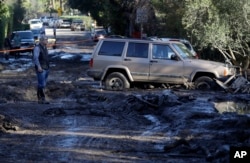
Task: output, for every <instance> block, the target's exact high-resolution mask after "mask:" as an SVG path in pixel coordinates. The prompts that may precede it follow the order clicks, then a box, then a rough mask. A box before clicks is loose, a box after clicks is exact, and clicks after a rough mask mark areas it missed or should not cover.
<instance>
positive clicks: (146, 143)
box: [0, 52, 250, 162]
mask: <svg viewBox="0 0 250 163" xmlns="http://www.w3.org/2000/svg"><path fill="white" fill-rule="evenodd" d="M59 53H62V52H59ZM55 55H56V54H55ZM80 57H81V56H80V55H76V56H75V57H74V58H73V59H71V60H63V59H60V58H58V57H55V56H54V55H52V56H51V61H52V65H54V66H52V67H51V72H50V76H49V80H48V86H47V88H46V95H47V96H48V99H49V101H50V102H51V104H49V105H41V104H38V103H37V102H36V89H35V86H36V78H35V74H34V71H33V67H30V68H28V69H27V70H26V71H25V72H19V73H16V74H14V75H13V74H8V73H5V74H4V75H3V76H1V85H0V90H1V92H0V108H1V109H0V143H1V146H0V160H1V161H2V162H13V161H16V160H18V161H19V162H228V161H229V160H228V159H229V149H230V146H242V145H249V143H250V138H249V135H250V130H249V125H250V120H249V117H248V116H246V115H237V114H236V113H226V114H219V113H218V112H217V111H216V110H215V109H214V106H213V103H212V102H213V101H216V100H228V99H230V100H249V98H250V97H249V96H248V95H231V94H226V93H225V92H200V91H195V90H182V89H180V90H178V89H176V90H168V89H149V90H145V89H144V90H143V89H131V90H128V91H123V92H119V91H117V92H112V91H105V90H102V89H99V88H98V83H96V82H94V81H92V80H91V79H89V78H88V77H87V76H86V70H87V68H88V63H87V62H82V61H80ZM16 62H18V60H17V61H16ZM8 66H9V65H7V64H6V65H5V64H4V65H3V66H2V69H7V68H8Z"/></svg>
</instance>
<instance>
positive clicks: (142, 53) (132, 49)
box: [127, 42, 149, 58]
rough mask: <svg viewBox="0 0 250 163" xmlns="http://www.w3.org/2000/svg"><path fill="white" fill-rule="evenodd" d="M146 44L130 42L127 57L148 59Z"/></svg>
mask: <svg viewBox="0 0 250 163" xmlns="http://www.w3.org/2000/svg"><path fill="white" fill-rule="evenodd" d="M148 46H149V45H148V43H135V42H130V43H129V45H128V51H127V57H136V58H148Z"/></svg>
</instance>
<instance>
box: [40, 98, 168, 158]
mask: <svg viewBox="0 0 250 163" xmlns="http://www.w3.org/2000/svg"><path fill="white" fill-rule="evenodd" d="M118 97H119V98H118ZM85 98H88V99H91V100H92V101H95V104H88V105H86V106H82V105H80V106H76V107H72V106H71V107H72V108H70V107H69V105H67V106H64V107H62V108H50V109H47V110H46V111H45V112H44V115H45V116H49V117H55V118H59V119H61V120H60V121H59V122H53V120H52V122H53V124H58V123H60V124H58V125H59V126H65V127H64V128H62V131H63V132H66V133H67V132H68V133H69V136H59V137H58V138H57V139H56V143H55V144H54V146H56V148H58V149H62V150H63V151H66V149H74V150H70V151H69V152H68V153H67V154H65V155H64V156H62V157H64V158H65V159H69V158H72V157H71V156H72V155H78V154H77V153H78V152H77V151H81V152H80V153H81V156H78V157H80V158H84V160H85V161H93V160H95V161H102V160H106V161H107V162H114V161H118V162H135V161H138V160H139V161H146V160H147V159H146V158H147V157H149V156H150V157H152V155H155V157H156V158H155V159H156V160H159V159H160V160H161V159H164V157H163V155H162V153H163V152H164V148H163V146H164V142H166V141H168V140H169V139H168V138H167V139H166V137H165V136H164V134H163V133H161V131H162V129H163V128H164V127H162V126H161V122H160V121H159V120H158V119H157V117H153V116H152V115H145V116H144V114H143V113H140V110H143V109H145V110H146V109H148V108H147V106H145V105H141V104H140V103H135V102H136V100H134V103H133V102H131V97H128V96H124V95H114V97H113V96H110V95H109V96H107V95H96V94H94V95H91V94H90V95H88V96H85ZM116 99H123V100H120V101H117V100H116ZM132 101H133V100H132ZM80 102H81V103H82V104H83V103H85V104H86V101H85V99H81V101H80ZM138 110H139V111H138ZM71 121H73V122H71ZM62 131H60V132H62ZM60 132H59V135H60ZM49 139H50V138H49ZM145 147H147V148H145ZM137 154H138V156H136V155H137ZM159 154H161V158H158V157H159V156H157V155H159ZM162 157H163V158H162Z"/></svg>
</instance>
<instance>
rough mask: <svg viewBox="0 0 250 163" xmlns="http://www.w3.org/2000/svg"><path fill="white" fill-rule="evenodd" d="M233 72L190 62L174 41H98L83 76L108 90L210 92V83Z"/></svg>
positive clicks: (221, 65)
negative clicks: (147, 87)
mask: <svg viewBox="0 0 250 163" xmlns="http://www.w3.org/2000/svg"><path fill="white" fill-rule="evenodd" d="M235 73H236V70H235V68H234V67H230V66H229V65H227V64H226V63H225V64H224V63H220V62H213V61H207V60H200V59H194V57H193V54H192V53H191V52H190V50H189V49H188V48H187V47H186V46H185V45H184V44H183V43H181V42H178V41H152V40H135V39H114V38H106V39H101V40H99V42H98V43H97V45H96V47H95V50H94V51H93V54H92V58H91V60H90V68H89V70H88V71H87V74H88V75H89V76H90V77H93V78H94V79H95V80H99V81H101V82H102V83H103V84H104V87H105V88H106V89H108V90H123V89H127V88H130V86H131V85H133V83H135V82H144V83H167V84H185V83H187V82H190V83H194V85H195V87H196V88H197V89H213V88H214V87H215V84H216V82H215V81H214V79H219V80H222V81H223V80H226V79H227V78H229V77H230V76H232V75H234V74H235Z"/></svg>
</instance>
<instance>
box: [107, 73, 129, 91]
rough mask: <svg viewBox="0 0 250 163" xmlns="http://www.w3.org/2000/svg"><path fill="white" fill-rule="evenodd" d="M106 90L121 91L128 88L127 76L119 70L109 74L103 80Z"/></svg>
mask: <svg viewBox="0 0 250 163" xmlns="http://www.w3.org/2000/svg"><path fill="white" fill-rule="evenodd" d="M104 84H105V88H106V89H107V90H113V91H121V90H124V89H128V88H130V83H129V82H128V80H127V78H126V77H125V76H124V75H123V74H122V73H119V72H113V73H111V74H109V75H108V76H107V78H106V80H105V82H104Z"/></svg>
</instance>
